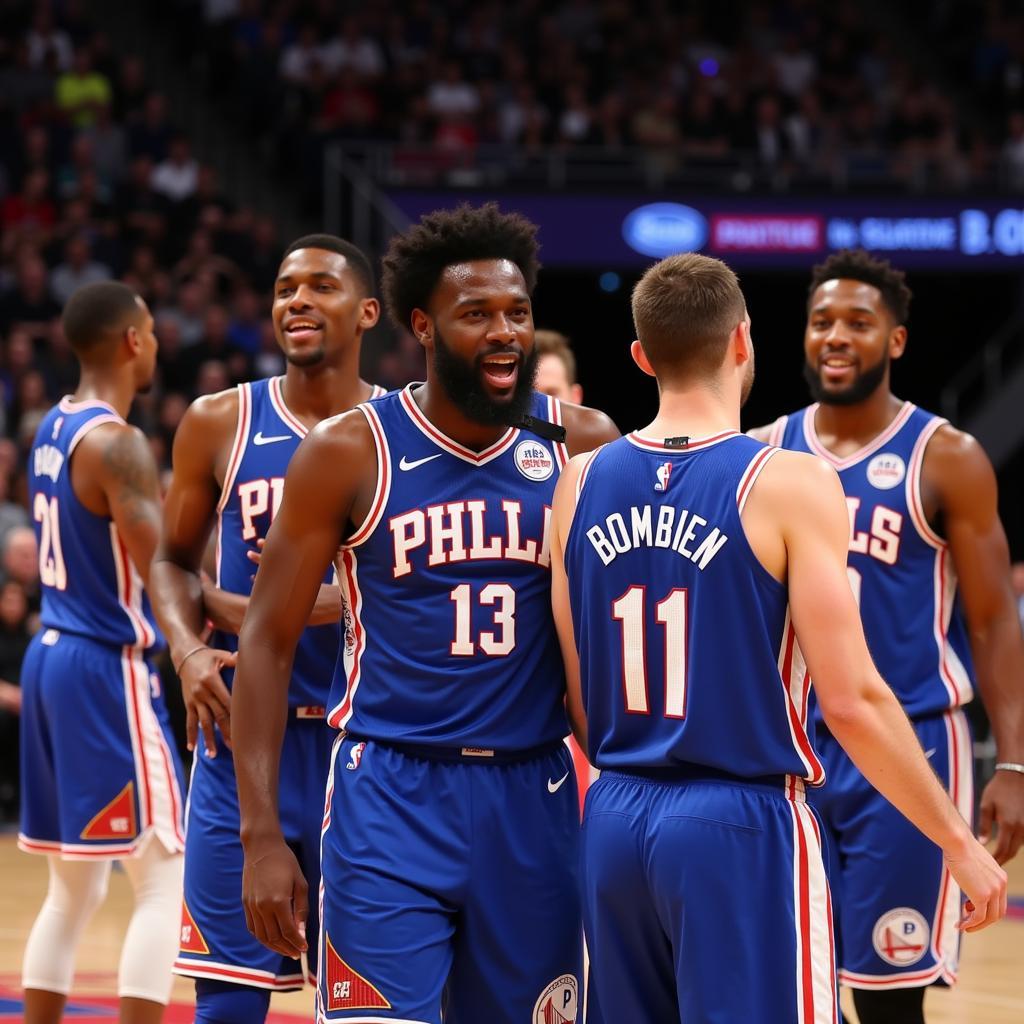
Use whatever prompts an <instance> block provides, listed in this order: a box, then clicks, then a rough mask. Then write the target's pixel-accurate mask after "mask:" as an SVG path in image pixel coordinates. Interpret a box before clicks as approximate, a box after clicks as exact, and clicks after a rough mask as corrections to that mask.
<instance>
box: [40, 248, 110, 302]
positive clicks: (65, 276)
mask: <svg viewBox="0 0 1024 1024" xmlns="http://www.w3.org/2000/svg"><path fill="white" fill-rule="evenodd" d="M110 276H111V272H110V267H108V266H107V265H106V264H105V263H100V262H98V261H97V260H94V259H93V258H92V247H91V245H90V244H89V239H88V237H87V236H86V235H84V234H80V235H75V236H74V238H71V239H69V240H68V242H67V243H66V244H65V246H64V260H63V262H61V263H58V264H57V266H55V267H54V268H53V271H52V272H51V273H50V292H51V294H52V295H53V297H54V298H55V299H56V300H57V302H58V303H60V305H62V306H63V305H64V303H65V302H67V301H68V299H70V298H71V295H72V293H73V292H74V291H75V290H76V289H78V288H81V287H82V286H83V285H86V284H93V283H94V282H96V281H105V280H107V279H108V278H109V277H110Z"/></svg>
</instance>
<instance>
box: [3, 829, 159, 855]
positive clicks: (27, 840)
mask: <svg viewBox="0 0 1024 1024" xmlns="http://www.w3.org/2000/svg"><path fill="white" fill-rule="evenodd" d="M145 838H148V837H146V836H142V835H140V836H136V838H135V839H134V840H132V842H130V843H120V844H116V845H115V844H113V843H104V844H100V843H61V842H54V841H53V840H51V839H33V838H32V837H31V836H28V835H26V834H25V833H24V832H19V833H18V849H19V850H21V851H22V852H23V853H43V854H53V853H56V854H60V857H61V860H124V859H125V858H126V857H134V856H136V854H138V853H139V852H140V851H141V849H142V847H143V845H144V844H143V840H144V839H145Z"/></svg>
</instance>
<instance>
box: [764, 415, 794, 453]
mask: <svg viewBox="0 0 1024 1024" xmlns="http://www.w3.org/2000/svg"><path fill="white" fill-rule="evenodd" d="M788 422H789V417H788V416H780V417H779V418H778V419H777V420H776V421H775V422H774V423H773V424H772V426H771V430H769V431H768V444H770V445H771V446H772V447H773V448H780V447H782V438H783V437H784V436H785V434H786V424H787V423H788Z"/></svg>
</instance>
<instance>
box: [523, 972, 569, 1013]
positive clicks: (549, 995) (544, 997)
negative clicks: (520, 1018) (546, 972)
mask: <svg viewBox="0 0 1024 1024" xmlns="http://www.w3.org/2000/svg"><path fill="white" fill-rule="evenodd" d="M578 991H579V986H578V984H577V983H576V979H575V978H574V977H573V976H572V975H571V974H563V975H562V976H561V977H560V978H555V980H554V981H553V982H551V984H550V985H548V987H547V988H546V989H544V991H543V992H541V994H540V998H539V999H538V1000H537V1002H536V1004H535V1005H534V1007H533V1024H571V1022H572V1021H575V1020H576V1002H577V993H578Z"/></svg>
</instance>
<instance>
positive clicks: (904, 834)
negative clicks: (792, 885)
mask: <svg viewBox="0 0 1024 1024" xmlns="http://www.w3.org/2000/svg"><path fill="white" fill-rule="evenodd" d="M913 724H914V728H915V730H916V732H917V738H918V739H919V740H920V741H921V746H922V747H923V748H924V751H925V754H927V756H928V760H929V762H930V763H931V765H932V767H933V768H934V769H935V771H936V773H937V774H938V776H939V778H940V779H941V780H942V783H943V785H944V786H945V787H946V789H947V791H948V792H949V794H950V796H951V797H952V799H953V802H954V803H955V804H956V806H957V808H958V809H959V811H960V813H961V814H962V815H963V816H964V818H965V819H966V820H967V821H970V820H971V815H972V814H973V808H974V776H973V764H974V762H973V750H972V743H971V734H970V728H969V726H968V724H967V718H966V716H965V715H964V713H963V712H962V711H959V710H958V711H951V712H948V713H946V714H943V715H935V716H933V717H929V718H922V719H919V720H917V721H916V722H914V723H913ZM815 745H816V747H817V750H818V753H819V755H820V757H821V760H822V763H823V764H824V765H825V771H826V775H827V781H826V783H825V785H824V786H823V787H822V788H821V789H820V790H818V791H817V792H815V793H814V794H812V795H811V796H810V799H811V800H812V802H813V804H814V806H815V809H816V810H817V811H818V813H819V814H820V815H821V818H822V821H823V823H824V826H825V834H826V838H827V841H828V846H829V850H830V858H829V863H828V872H829V881H830V883H831V885H832V892H833V895H834V898H835V906H836V933H837V948H838V958H839V980H840V981H841V982H843V983H844V984H846V985H850V986H851V987H853V988H863V989H888V988H918V987H921V986H924V985H931V984H933V983H935V982H943V983H945V984H948V985H951V984H953V983H954V982H955V981H956V974H957V968H958V964H959V957H960V932H958V931H957V930H956V922H957V921H958V920H959V917H960V913H961V896H960V889H959V888H958V886H957V884H956V882H954V881H953V878H952V876H951V875H950V874H949V872H948V871H947V870H946V867H945V864H944V862H943V859H942V851H941V850H940V849H939V848H938V847H937V846H936V845H935V844H934V843H933V842H931V840H929V839H927V838H925V836H923V835H922V834H921V833H920V832H919V831H918V830H917V829H916V828H915V827H914V826H913V825H911V824H910V822H909V821H907V819H906V818H904V817H903V815H902V814H900V812H899V811H897V810H896V808H895V807H893V806H892V804H890V803H889V802H888V800H886V799H885V798H884V797H883V796H882V795H881V794H879V793H878V792H877V791H876V790H875V789H874V788H873V787H872V786H871V784H870V783H869V782H868V781H867V780H866V779H865V778H864V776H863V775H861V773H860V772H859V771H858V769H857V767H856V766H855V765H854V764H853V762H852V761H851V760H850V758H849V757H848V756H847V754H846V752H845V751H844V750H843V748H842V747H840V746H839V744H838V743H837V742H836V740H835V738H834V737H833V736H832V735H831V734H830V733H829V732H828V731H827V730H826V729H822V728H820V727H819V729H818V738H817V741H816V744H815Z"/></svg>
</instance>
